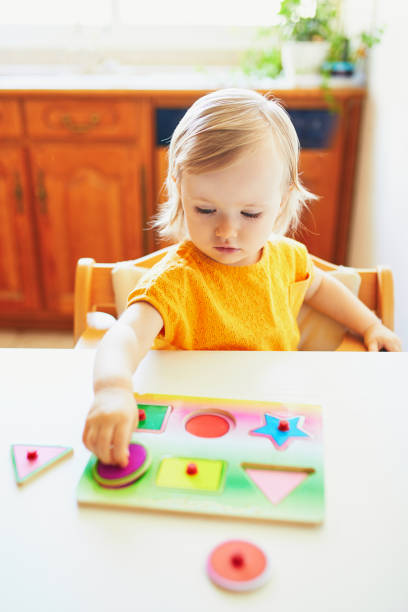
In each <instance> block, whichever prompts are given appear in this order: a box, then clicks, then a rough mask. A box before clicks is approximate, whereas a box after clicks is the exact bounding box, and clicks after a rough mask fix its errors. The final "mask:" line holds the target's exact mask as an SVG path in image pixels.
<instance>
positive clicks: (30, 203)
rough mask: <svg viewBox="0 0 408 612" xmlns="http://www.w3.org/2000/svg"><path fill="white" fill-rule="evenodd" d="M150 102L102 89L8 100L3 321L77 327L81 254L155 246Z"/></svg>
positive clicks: (136, 251) (2, 168)
mask: <svg viewBox="0 0 408 612" xmlns="http://www.w3.org/2000/svg"><path fill="white" fill-rule="evenodd" d="M150 107H151V105H150V103H149V101H146V100H144V99H143V100H135V99H133V98H130V99H120V97H118V96H115V97H112V98H110V97H107V98H106V97H103V96H101V95H100V94H98V93H96V94H95V95H92V96H89V95H86V96H85V95H77V96H72V95H68V94H67V92H65V93H62V94H61V95H59V94H55V95H44V94H42V95H34V93H31V94H26V95H24V96H22V97H20V98H17V99H14V100H10V99H5V100H1V98H0V164H1V165H0V183H1V185H2V188H1V191H0V220H1V222H2V223H1V229H0V232H1V234H0V236H1V238H2V243H1V246H0V253H1V254H2V261H1V263H0V266H1V268H0V270H1V279H0V290H1V294H0V324H2V325H10V326H11V325H13V326H18V325H22V326H41V327H47V326H49V327H51V328H52V327H70V326H71V325H72V313H73V300H74V278H75V266H76V262H77V260H78V259H79V258H80V257H87V256H88V257H93V258H94V259H95V260H96V261H116V260H117V261H119V260H123V259H133V258H137V257H140V256H142V255H143V254H144V253H146V252H147V251H148V250H151V248H152V247H153V239H152V237H151V233H152V232H151V231H150V232H149V231H146V230H145V229H144V228H146V225H147V220H148V218H149V217H150V215H151V212H152V210H151V201H152V195H151V194H152V179H151V176H152V163H151V157H152V130H153V126H152V121H151V117H150ZM2 111H3V112H2ZM2 118H3V119H4V122H3V123H4V125H3V130H2V122H1V119H2ZM11 152H13V154H11ZM21 194H22V195H21ZM3 234H4V235H3ZM23 234H24V235H23Z"/></svg>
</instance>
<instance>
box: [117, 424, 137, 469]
mask: <svg viewBox="0 0 408 612" xmlns="http://www.w3.org/2000/svg"><path fill="white" fill-rule="evenodd" d="M131 430H132V428H131V423H128V422H126V423H122V424H121V425H117V426H116V428H115V431H114V432H113V449H112V459H113V461H114V462H115V464H117V465H120V466H121V467H126V466H127V464H128V463H129V443H130V439H131V437H132V431H131Z"/></svg>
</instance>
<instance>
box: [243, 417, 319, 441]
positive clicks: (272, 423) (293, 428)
mask: <svg viewBox="0 0 408 612" xmlns="http://www.w3.org/2000/svg"><path fill="white" fill-rule="evenodd" d="M264 417H265V425H263V426H262V427H258V429H253V430H252V431H251V432H250V433H252V434H255V435H257V434H258V435H260V436H266V437H268V438H271V441H272V442H273V443H276V445H277V446H279V447H281V446H283V445H284V444H286V442H287V441H288V440H289V438H309V437H310V436H309V435H308V434H307V433H306V432H304V431H302V430H301V429H300V426H299V421H300V419H301V418H302V417H293V418H291V419H290V418H288V419H285V420H286V421H287V422H288V423H289V429H288V431H281V430H280V429H279V423H280V421H281V420H282V419H279V418H277V417H274V416H272V415H271V414H264Z"/></svg>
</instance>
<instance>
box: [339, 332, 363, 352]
mask: <svg viewBox="0 0 408 612" xmlns="http://www.w3.org/2000/svg"><path fill="white" fill-rule="evenodd" d="M336 351H360V352H366V351H367V349H366V347H365V344H364V342H363V340H362V339H361V338H357V336H353V335H351V334H345V335H344V338H343V340H342V341H341V344H340V345H339V346H338V347H337V348H336Z"/></svg>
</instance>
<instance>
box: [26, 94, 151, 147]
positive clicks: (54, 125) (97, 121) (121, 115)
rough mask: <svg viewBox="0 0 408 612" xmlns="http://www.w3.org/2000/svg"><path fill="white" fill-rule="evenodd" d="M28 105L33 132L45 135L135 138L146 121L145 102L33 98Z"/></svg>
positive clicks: (27, 112) (76, 137) (51, 136)
mask: <svg viewBox="0 0 408 612" xmlns="http://www.w3.org/2000/svg"><path fill="white" fill-rule="evenodd" d="M25 108H26V115H27V129H28V133H29V135H30V136H34V137H41V138H43V137H46V138H67V137H69V138H75V139H76V140H93V139H102V138H103V139H106V138H113V139H116V138H134V137H135V136H137V135H138V133H139V131H140V126H141V123H142V121H143V116H142V106H141V105H139V104H138V103H137V102H128V101H120V100H119V101H118V100H109V99H105V100H101V99H95V100H92V99H87V100H84V99H76V98H64V99H61V100H58V99H55V98H53V99H48V100H45V99H42V100H29V101H27V102H26V105H25Z"/></svg>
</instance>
